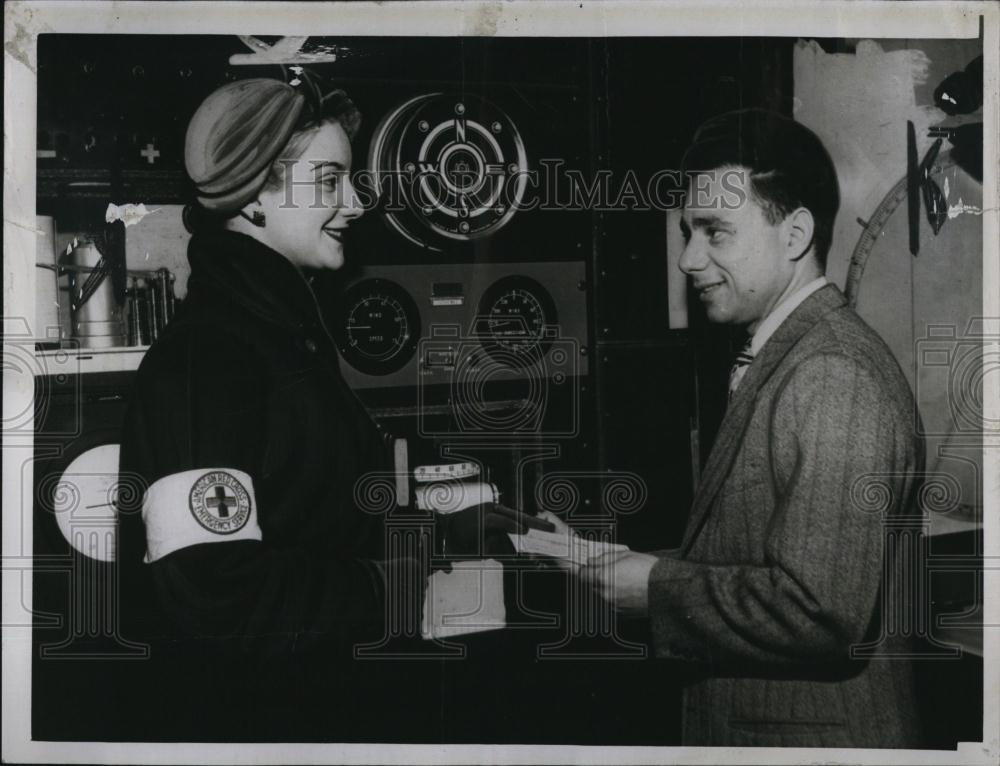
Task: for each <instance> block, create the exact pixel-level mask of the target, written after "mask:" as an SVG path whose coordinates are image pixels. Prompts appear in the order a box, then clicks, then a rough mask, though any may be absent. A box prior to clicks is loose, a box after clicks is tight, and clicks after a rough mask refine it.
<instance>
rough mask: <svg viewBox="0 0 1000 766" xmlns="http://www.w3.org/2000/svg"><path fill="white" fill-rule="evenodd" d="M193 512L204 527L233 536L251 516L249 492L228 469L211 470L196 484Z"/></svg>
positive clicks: (193, 490)
mask: <svg viewBox="0 0 1000 766" xmlns="http://www.w3.org/2000/svg"><path fill="white" fill-rule="evenodd" d="M190 506H191V513H192V515H193V516H194V517H195V519H196V520H197V522H198V523H199V524H201V526H203V527H204V528H205V529H207V530H209V531H210V532H215V533H216V534H219V535H231V534H232V533H233V532H237V531H239V530H240V529H242V528H243V527H244V526H245V525H246V523H247V521H248V520H249V519H250V493H249V492H247V490H246V487H244V486H243V485H242V484H241V483H240V481H239V479H237V478H236V477H235V476H233V475H232V474H231V473H229V472H227V471H211V472H209V473H206V474H204V475H203V476H202V477H201V478H199V479H198V481H196V482H195V483H194V486H193V487H192V488H191V496H190Z"/></svg>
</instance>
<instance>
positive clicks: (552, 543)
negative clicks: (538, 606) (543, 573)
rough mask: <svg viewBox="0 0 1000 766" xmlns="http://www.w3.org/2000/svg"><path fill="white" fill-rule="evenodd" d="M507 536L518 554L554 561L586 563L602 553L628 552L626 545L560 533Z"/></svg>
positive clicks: (536, 532)
mask: <svg viewBox="0 0 1000 766" xmlns="http://www.w3.org/2000/svg"><path fill="white" fill-rule="evenodd" d="M508 536H509V537H510V540H511V542H512V543H513V544H514V549H515V550H516V551H517V552H518V553H533V554H536V555H539V556H548V557H550V558H554V559H566V560H572V561H586V560H587V559H589V558H593V557H594V556H600V555H601V554H603V553H610V552H612V551H627V550H629V547H628V546H627V545H621V544H619V543H609V542H604V541H602V540H587V539H584V538H583V537H577V536H572V537H571V536H569V535H566V534H564V533H562V532H543V531H541V530H539V529H530V530H528V532H527V533H526V534H523V535H515V534H509V535H508Z"/></svg>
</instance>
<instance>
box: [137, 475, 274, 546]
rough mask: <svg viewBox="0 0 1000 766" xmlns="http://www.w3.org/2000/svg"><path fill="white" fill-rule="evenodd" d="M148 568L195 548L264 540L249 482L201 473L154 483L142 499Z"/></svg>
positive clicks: (173, 477) (228, 476)
mask: <svg viewBox="0 0 1000 766" xmlns="http://www.w3.org/2000/svg"><path fill="white" fill-rule="evenodd" d="M142 520H143V522H144V523H145V525H146V558H145V561H146V563H147V564H149V563H152V562H154V561H157V560H158V559H161V558H163V557H164V556H166V555H167V554H168V553H173V552H174V551H177V550H180V549H181V548H187V547H188V546H190V545H198V544H199V543H222V542H228V541H230V540H262V539H263V535H262V534H261V531H260V526H259V525H258V523H257V503H256V499H255V498H254V493H253V480H252V479H251V478H250V476H249V475H248V474H246V473H245V472H244V471H237V470H235V469H232V468H199V469H195V470H193V471H182V472H181V473H174V474H171V475H170V476H164V477H163V478H161V479H157V480H156V481H154V482H153V483H152V484H151V485H150V487H149V489H147V490H146V495H145V497H143V499H142Z"/></svg>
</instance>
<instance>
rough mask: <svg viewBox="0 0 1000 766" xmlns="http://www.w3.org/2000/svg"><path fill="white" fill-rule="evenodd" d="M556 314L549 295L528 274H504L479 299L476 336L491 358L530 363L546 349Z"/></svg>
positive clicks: (513, 362)
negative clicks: (505, 275)
mask: <svg viewBox="0 0 1000 766" xmlns="http://www.w3.org/2000/svg"><path fill="white" fill-rule="evenodd" d="M556 322H557V317H556V310H555V304H554V303H553V301H552V296H550V295H549V293H548V291H547V290H546V289H545V288H544V287H542V286H541V285H540V284H539V283H538V282H536V281H535V280H533V279H530V278H529V277H525V276H519V275H514V276H510V277H505V278H503V279H501V280H499V281H497V282H495V283H493V285H491V286H490V288H489V289H488V290H487V291H486V292H485V293H483V297H482V299H481V300H480V302H479V314H478V317H477V335H478V336H479V337H480V339H481V342H482V344H483V347H484V348H485V349H486V351H487V352H488V353H489V354H490V355H491V356H492V357H494V358H495V359H498V360H503V361H507V362H509V363H512V364H521V365H524V364H530V363H532V362H533V361H535V360H537V359H539V358H540V356H541V355H544V353H545V352H546V350H547V347H548V345H549V337H550V335H551V333H552V332H554V330H555V327H556Z"/></svg>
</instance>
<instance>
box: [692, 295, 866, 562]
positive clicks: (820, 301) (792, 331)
mask: <svg viewBox="0 0 1000 766" xmlns="http://www.w3.org/2000/svg"><path fill="white" fill-rule="evenodd" d="M846 303H847V300H846V298H844V295H843V293H841V292H840V290H838V289H837V288H836V287H835V286H834V285H827V286H826V287H823V288H820V289H819V290H817V291H816V292H815V293H813V294H812V295H810V296H809V297H808V298H806V299H805V300H804V301H803V302H802V303H801V305H799V306H798V307H797V308H796V309H795V311H793V312H792V313H791V314H790V315H789V316H788V318H787V319H786V320H785V321H784V322H782V323H781V325H780V326H779V327H778V329H777V330H776V331H775V333H774V335H772V336H771V337H770V338H769V339H768V341H767V342H766V343H765V344H764V347H763V348H762V349H761V350H760V353H759V354H758V355H757V358H756V359H755V360H754V362H753V364H751V365H750V366H749V367H748V368H747V371H746V374H745V375H744V376H743V380H742V381H741V382H740V385H739V387H738V388H737V389H736V393H735V394H734V395H733V398H732V400H731V401H730V402H729V408H728V409H727V410H726V416H725V417H724V418H723V420H722V425H721V426H720V427H719V433H718V436H717V437H716V439H715V444H714V445H713V446H712V451H711V453H710V454H709V456H708V462H707V463H706V465H705V470H704V472H703V474H702V480H701V485H700V486H699V487H698V492H697V494H696V495H695V498H694V503H693V504H692V507H691V516H690V518H689V519H688V525H687V529H686V531H685V533H684V541H683V543H682V544H681V551H682V555H686V554H687V553H688V551H689V550H690V549H691V546H692V545H693V543H694V541H695V539H696V538H697V536H698V533H699V532H700V531H701V529H702V527H703V526H704V525H705V521H706V520H707V518H708V514H709V511H710V510H711V508H712V505H713V504H714V502H715V498H716V496H717V495H718V494H719V490H720V489H721V488H722V485H723V483H724V482H725V480H726V477H727V476H729V472H730V470H731V469H732V465H733V461H734V459H735V458H736V453H737V451H738V450H739V447H740V445H741V444H742V443H743V436H744V434H745V433H746V430H747V427H748V426H749V424H750V418H751V416H752V415H753V411H754V405H755V403H756V401H757V394H758V392H759V391H760V389H761V388H762V387H763V386H764V384H765V383H766V382H767V381H768V380H769V379H770V377H771V375H773V374H774V371H775V370H776V369H777V367H778V365H779V364H781V361H782V360H783V359H784V358H785V357H786V356H787V355H788V352H789V351H791V349H792V347H793V346H795V344H796V343H798V342H799V340H801V339H802V337H803V336H804V335H805V334H806V333H807V332H808V331H809V330H810V329H811V328H812V327H813V326H814V325H815V324H816V323H817V322H819V320H820V319H822V317H823V316H825V315H826V314H827V313H829V312H830V311H832V310H834V309H837V308H840V307H841V306H844V305H845V304H846Z"/></svg>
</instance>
